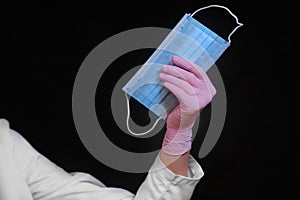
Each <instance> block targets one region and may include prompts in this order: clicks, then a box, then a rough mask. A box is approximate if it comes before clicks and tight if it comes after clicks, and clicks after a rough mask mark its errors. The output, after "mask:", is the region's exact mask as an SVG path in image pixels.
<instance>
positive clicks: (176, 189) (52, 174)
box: [0, 129, 203, 200]
mask: <svg viewBox="0 0 300 200" xmlns="http://www.w3.org/2000/svg"><path fill="white" fill-rule="evenodd" d="M0 134H1V132H0ZM8 134H9V137H6V138H8V141H7V142H6V143H8V145H6V146H7V147H8V150H7V152H9V154H10V153H11V156H6V158H4V159H8V158H9V159H11V158H12V159H13V161H12V162H11V163H15V167H13V168H11V169H6V168H5V167H2V168H1V165H2V164H1V163H2V162H0V170H2V173H4V174H5V173H6V172H3V170H6V171H7V172H9V173H8V174H19V175H20V176H21V177H20V179H23V180H24V182H25V183H26V184H27V186H26V187H28V189H27V188H26V189H24V188H19V190H29V191H30V193H31V195H32V198H33V199H35V200H85V199H87V200H102V199H105V200H156V199H157V200H170V199H172V200H186V199H189V198H190V197H191V196H192V193H193V190H194V188H195V186H196V184H197V183H198V182H199V180H200V178H201V177H202V176H203V171H202V170H201V167H200V165H199V164H198V163H197V162H196V161H195V160H194V159H193V158H192V157H190V163H189V170H190V177H184V176H180V175H176V174H174V173H173V172H172V171H170V170H169V169H168V168H166V167H165V166H164V165H163V164H162V163H161V161H160V159H159V156H158V157H157V158H156V160H155V162H154V164H153V165H152V167H151V169H150V170H149V173H148V175H147V177H146V179H145V181H144V182H143V183H142V185H141V186H140V188H139V189H138V192H137V194H136V195H134V194H132V193H131V192H129V191H127V190H124V189H121V188H113V187H106V186H105V185H104V184H103V183H102V182H100V181H99V180H97V179H96V178H94V177H93V176H91V175H89V174H86V173H67V172H66V171H64V170H63V169H62V168H60V167H58V166H57V165H55V164H54V163H52V162H51V161H50V160H49V159H47V158H46V157H44V156H43V155H41V154H40V153H39V152H37V151H36V150H35V149H34V148H33V147H32V146H31V145H30V144H29V143H28V142H27V141H26V140H25V139H24V138H23V137H22V136H21V135H20V134H19V133H17V132H16V131H14V130H12V129H10V130H9V131H8ZM2 138H4V137H2ZM0 140H1V137H0ZM1 159H3V158H1ZM12 170H15V171H17V172H12ZM0 174H1V173H0ZM1 179H2V178H1V177H0V183H1ZM2 182H5V180H4V181H3V180H2ZM11 184H13V183H11ZM26 184H23V185H21V186H20V187H25V186H24V185H26ZM0 187H1V185H0ZM7 188H9V187H7ZM12 188H15V187H14V186H12ZM0 191H1V188H0ZM2 191H3V190H2ZM14 191H15V192H16V191H18V189H17V188H15V190H14ZM4 192H5V191H4ZM23 199H30V200H31V197H30V198H29V197H28V198H23Z"/></svg>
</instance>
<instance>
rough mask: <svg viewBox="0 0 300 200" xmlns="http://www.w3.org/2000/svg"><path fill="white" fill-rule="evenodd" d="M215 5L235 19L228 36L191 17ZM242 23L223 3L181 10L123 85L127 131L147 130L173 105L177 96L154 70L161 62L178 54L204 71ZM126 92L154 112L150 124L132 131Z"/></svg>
mask: <svg viewBox="0 0 300 200" xmlns="http://www.w3.org/2000/svg"><path fill="white" fill-rule="evenodd" d="M210 7H218V8H223V9H226V10H227V11H228V12H229V13H230V14H231V15H232V16H233V17H234V18H235V19H236V22H237V24H238V26H237V27H236V28H235V29H234V30H233V31H232V32H231V34H230V35H229V36H228V40H225V39H223V38H221V37H220V36H219V35H217V34H216V33H214V32H213V31H212V30H210V29H209V28H207V27H206V26H204V25H203V24H201V23H200V22H199V21H197V20H196V19H194V18H193V15H194V14H196V13H197V12H198V11H200V10H203V9H206V8H210ZM240 26H242V24H241V23H239V22H238V19H237V17H236V16H235V15H234V14H233V13H232V12H231V11H230V10H229V9H228V8H226V7H223V6H219V5H211V6H207V7H204V8H200V9H198V10H196V11H195V12H194V13H193V14H185V15H184V16H183V18H182V19H181V20H180V21H179V22H178V24H177V25H176V26H175V27H174V29H173V30H172V31H171V32H170V33H169V34H168V36H167V37H166V38H165V39H164V41H163V42H162V43H161V44H160V46H159V47H158V49H156V51H155V52H154V53H153V54H152V55H151V56H150V58H149V59H148V60H147V61H146V63H145V64H144V65H143V66H142V67H141V68H140V69H139V70H138V72H137V73H136V74H135V75H134V76H133V77H132V78H131V79H130V80H129V82H128V83H127V84H126V85H125V86H124V87H123V90H124V91H125V93H126V98H127V107H128V117H127V128H128V130H129V132H130V133H131V134H134V135H144V134H146V133H148V132H150V131H151V130H152V129H153V128H154V127H155V126H156V124H157V122H158V121H159V120H160V119H166V117H167V115H168V113H170V112H171V111H172V110H173V109H174V108H175V107H176V106H177V105H178V100H177V98H176V97H175V96H174V95H173V94H172V93H170V92H169V91H168V90H167V89H165V88H164V87H163V86H162V81H161V80H160V79H159V77H158V74H159V73H160V71H161V68H162V66H163V65H166V64H168V65H172V64H173V63H172V61H171V60H172V56H175V55H176V56H181V57H183V58H186V59H188V60H190V61H192V62H194V63H196V64H197V65H199V66H201V67H202V68H203V69H204V70H205V71H207V70H208V69H209V68H210V67H211V66H212V65H213V64H214V63H215V62H216V61H217V59H218V58H219V57H220V56H221V55H222V53H223V52H224V51H225V50H226V49H227V48H228V46H229V45H230V42H231V41H230V36H231V35H232V34H233V33H234V32H235V31H236V30H237V28H239V27H240ZM128 95H129V96H131V97H133V98H134V99H136V100H137V101H138V102H140V103H141V104H142V105H144V106H145V107H147V108H148V109H149V110H151V111H152V112H153V113H155V114H156V115H157V116H158V119H157V120H156V122H155V123H154V125H153V127H152V128H151V129H150V130H148V131H147V132H144V133H134V132H133V131H131V130H130V128H129V125H128V120H129V115H130V112H129V111H130V109H129V99H128Z"/></svg>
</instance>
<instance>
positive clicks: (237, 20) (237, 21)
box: [191, 5, 243, 43]
mask: <svg viewBox="0 0 300 200" xmlns="http://www.w3.org/2000/svg"><path fill="white" fill-rule="evenodd" d="M212 7H215V8H223V9H225V10H227V11H228V12H229V14H230V15H231V16H233V17H234V18H235V21H236V23H237V24H238V25H237V26H236V27H235V28H234V29H233V31H232V32H231V33H230V34H229V36H228V42H230V43H231V40H230V37H231V36H232V34H233V33H234V32H235V31H236V30H237V29H238V28H240V27H241V26H243V24H242V23H240V22H239V19H238V18H237V16H236V15H235V14H233V13H232V12H231V10H229V8H227V7H225V6H220V5H209V6H206V7H203V8H199V9H198V10H196V11H195V12H194V13H193V14H192V15H191V16H192V17H193V15H195V14H196V13H197V12H199V11H200V10H204V9H207V8H212Z"/></svg>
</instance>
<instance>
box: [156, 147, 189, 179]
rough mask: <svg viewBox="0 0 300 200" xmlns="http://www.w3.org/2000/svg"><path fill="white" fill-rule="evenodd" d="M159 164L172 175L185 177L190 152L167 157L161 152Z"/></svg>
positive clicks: (167, 155)
mask: <svg viewBox="0 0 300 200" xmlns="http://www.w3.org/2000/svg"><path fill="white" fill-rule="evenodd" d="M159 156H160V160H161V162H162V163H163V164H164V165H165V166H166V167H167V168H168V169H169V170H171V171H172V172H173V173H175V174H177V175H182V176H187V175H188V169H189V157H190V152H189V151H188V152H186V153H184V154H182V155H178V156H175V155H169V154H167V153H165V152H163V151H161V152H160V154H159Z"/></svg>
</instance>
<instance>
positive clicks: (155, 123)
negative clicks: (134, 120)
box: [125, 93, 163, 136]
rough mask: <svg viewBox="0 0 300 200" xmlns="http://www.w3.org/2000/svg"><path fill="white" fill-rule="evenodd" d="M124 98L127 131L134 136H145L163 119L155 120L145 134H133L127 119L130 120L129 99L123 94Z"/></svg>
mask: <svg viewBox="0 0 300 200" xmlns="http://www.w3.org/2000/svg"><path fill="white" fill-rule="evenodd" d="M125 97H126V104H127V118H126V126H127V130H128V131H129V132H130V133H131V134H132V135H135V136H142V135H146V134H147V133H149V132H151V131H152V130H153V129H154V128H155V127H156V125H157V123H158V122H159V121H160V120H161V119H163V118H162V117H159V118H158V119H157V120H155V122H154V124H153V125H152V127H151V128H150V129H149V130H148V131H146V132H141V133H135V132H133V131H132V130H131V129H130V127H129V118H130V105H129V97H128V95H127V94H126V93H125Z"/></svg>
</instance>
